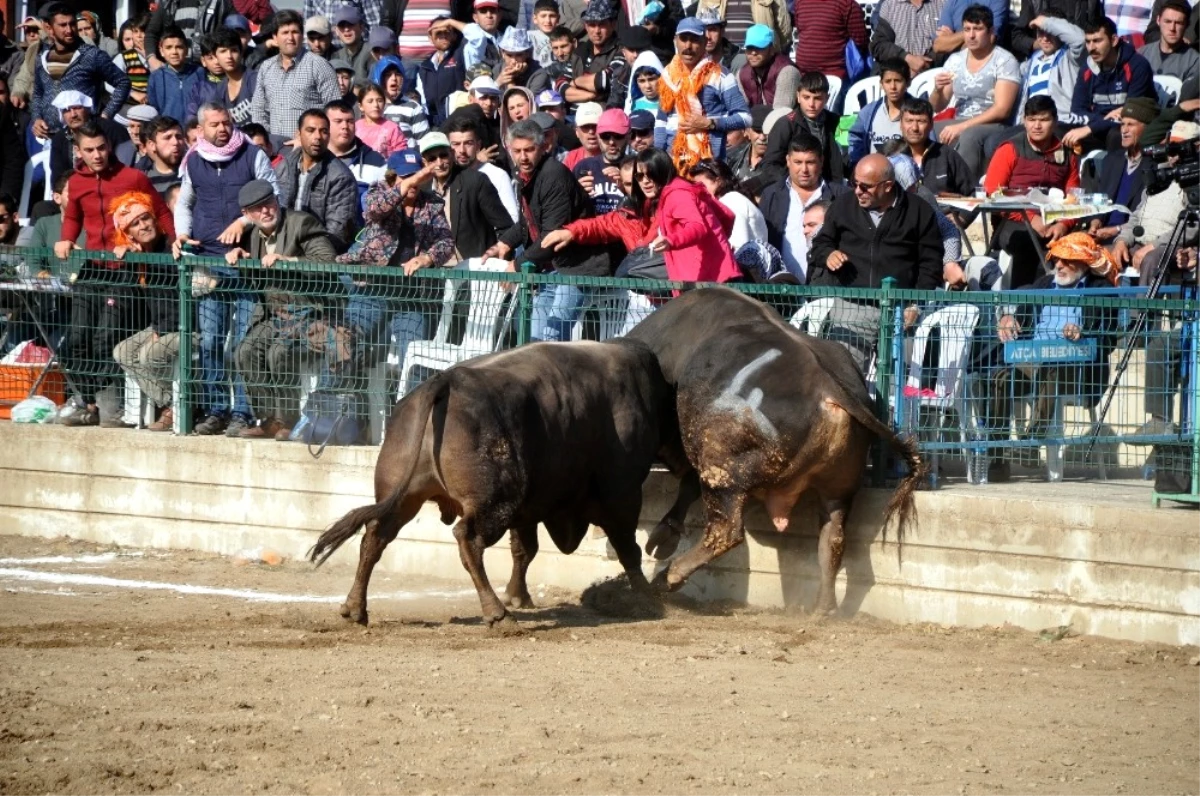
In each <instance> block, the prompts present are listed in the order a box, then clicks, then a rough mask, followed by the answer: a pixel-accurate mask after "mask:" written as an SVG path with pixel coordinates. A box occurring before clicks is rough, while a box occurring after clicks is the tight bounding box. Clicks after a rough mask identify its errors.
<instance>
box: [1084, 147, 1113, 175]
mask: <svg viewBox="0 0 1200 796" xmlns="http://www.w3.org/2000/svg"><path fill="white" fill-rule="evenodd" d="M1107 154H1108V153H1107V152H1106V151H1104V150H1103V149H1094V150H1092V151H1091V152H1088V153H1087V154H1086V155H1084V156H1083V157H1082V158H1080V159H1079V179H1081V180H1082V179H1083V169H1084V166H1086V165H1087V164H1088V162H1089V161H1093V160H1094V161H1095V163H1093V164H1092V168H1093V169H1094V170H1095V172H1096V173H1097V174H1099V173H1100V161H1102V160H1104V156H1105V155H1107Z"/></svg>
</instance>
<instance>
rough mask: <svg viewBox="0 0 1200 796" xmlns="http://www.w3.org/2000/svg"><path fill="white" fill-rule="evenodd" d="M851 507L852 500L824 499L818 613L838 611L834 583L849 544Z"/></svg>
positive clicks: (819, 547)
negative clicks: (847, 525) (847, 514)
mask: <svg viewBox="0 0 1200 796" xmlns="http://www.w3.org/2000/svg"><path fill="white" fill-rule="evenodd" d="M849 510H850V501H849V500H844V499H837V500H831V499H825V498H822V499H821V513H820V517H821V538H820V539H819V540H818V542H817V562H818V564H819V565H820V567H821V588H820V590H819V591H818V592H817V605H816V608H815V609H814V610H815V611H816V613H818V614H832V613H833V612H835V611H836V610H837V593H836V592H835V591H834V584H835V583H836V582H837V573H838V570H839V569H840V568H841V566H842V552H843V551H844V549H845V546H846V513H847V512H848V511H849Z"/></svg>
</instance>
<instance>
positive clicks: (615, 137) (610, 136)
mask: <svg viewBox="0 0 1200 796" xmlns="http://www.w3.org/2000/svg"><path fill="white" fill-rule="evenodd" d="M600 140H601V141H624V140H625V136H623V135H619V134H617V133H601V134H600Z"/></svg>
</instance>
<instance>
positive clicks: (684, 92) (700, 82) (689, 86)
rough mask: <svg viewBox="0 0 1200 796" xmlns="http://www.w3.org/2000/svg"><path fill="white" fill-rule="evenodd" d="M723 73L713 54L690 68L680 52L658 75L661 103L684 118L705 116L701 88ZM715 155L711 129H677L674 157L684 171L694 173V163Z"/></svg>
mask: <svg viewBox="0 0 1200 796" xmlns="http://www.w3.org/2000/svg"><path fill="white" fill-rule="evenodd" d="M720 74H721V65H720V64H719V63H717V62H715V61H713V60H712V59H711V58H705V59H703V60H702V61H700V63H698V64H696V67H695V68H694V69H692V70H691V71H690V72H689V71H688V68H687V67H686V66H684V65H683V62H682V61H680V60H679V56H678V55H677V56H675V57H674V58H672V59H671V62H670V63H669V64H667V68H666V69H664V70H663V73H662V77H660V78H659V79H658V107H659V108H661V109H662V110H663V111H665V112H667V113H678V114H679V118H680V120H681V121H682V120H686V119H695V118H700V117H703V116H704V108H703V107H701V105H700V89H702V88H704V87H705V86H706V85H708V83H709V82H710V81H712V80H714V79H715V78H717V77H719V76H720ZM712 156H713V152H712V141H711V139H710V138H709V135H708V133H682V132H676V133H675V143H674V145H673V146H672V147H671V160H673V161H675V170H676V171H677V172H679V174H680V175H684V174H690V173H691V171H692V166H695V165H696V164H697V163H699V162H700V161H702V160H705V159H707V158H711V157H712Z"/></svg>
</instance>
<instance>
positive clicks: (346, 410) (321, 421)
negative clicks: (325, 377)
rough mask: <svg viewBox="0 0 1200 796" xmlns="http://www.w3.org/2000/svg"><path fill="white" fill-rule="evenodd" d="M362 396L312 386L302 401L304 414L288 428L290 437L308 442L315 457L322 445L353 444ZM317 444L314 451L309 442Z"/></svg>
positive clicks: (359, 429) (360, 420)
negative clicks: (293, 425)
mask: <svg viewBox="0 0 1200 796" xmlns="http://www.w3.org/2000/svg"><path fill="white" fill-rule="evenodd" d="M364 419H365V417H364V413H363V406H362V396H361V395H358V394H356V393H338V392H333V391H332V390H314V391H313V392H311V393H310V394H309V396H308V401H307V402H306V403H305V404H304V414H303V416H302V417H301V418H300V422H299V423H297V424H296V427H295V428H294V429H292V435H291V437H290V439H292V440H295V441H298V442H303V443H304V444H306V445H308V447H309V451H308V452H309V453H312V455H313V458H319V457H320V455H321V454H322V453H323V452H324V451H325V446H326V445H353V444H355V443H357V442H358V440H359V437H360V436H361V435H362V432H363V428H364V426H365V422H364ZM313 445H319V446H320V447H319V448H317V451H316V453H313V451H312V446H313Z"/></svg>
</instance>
